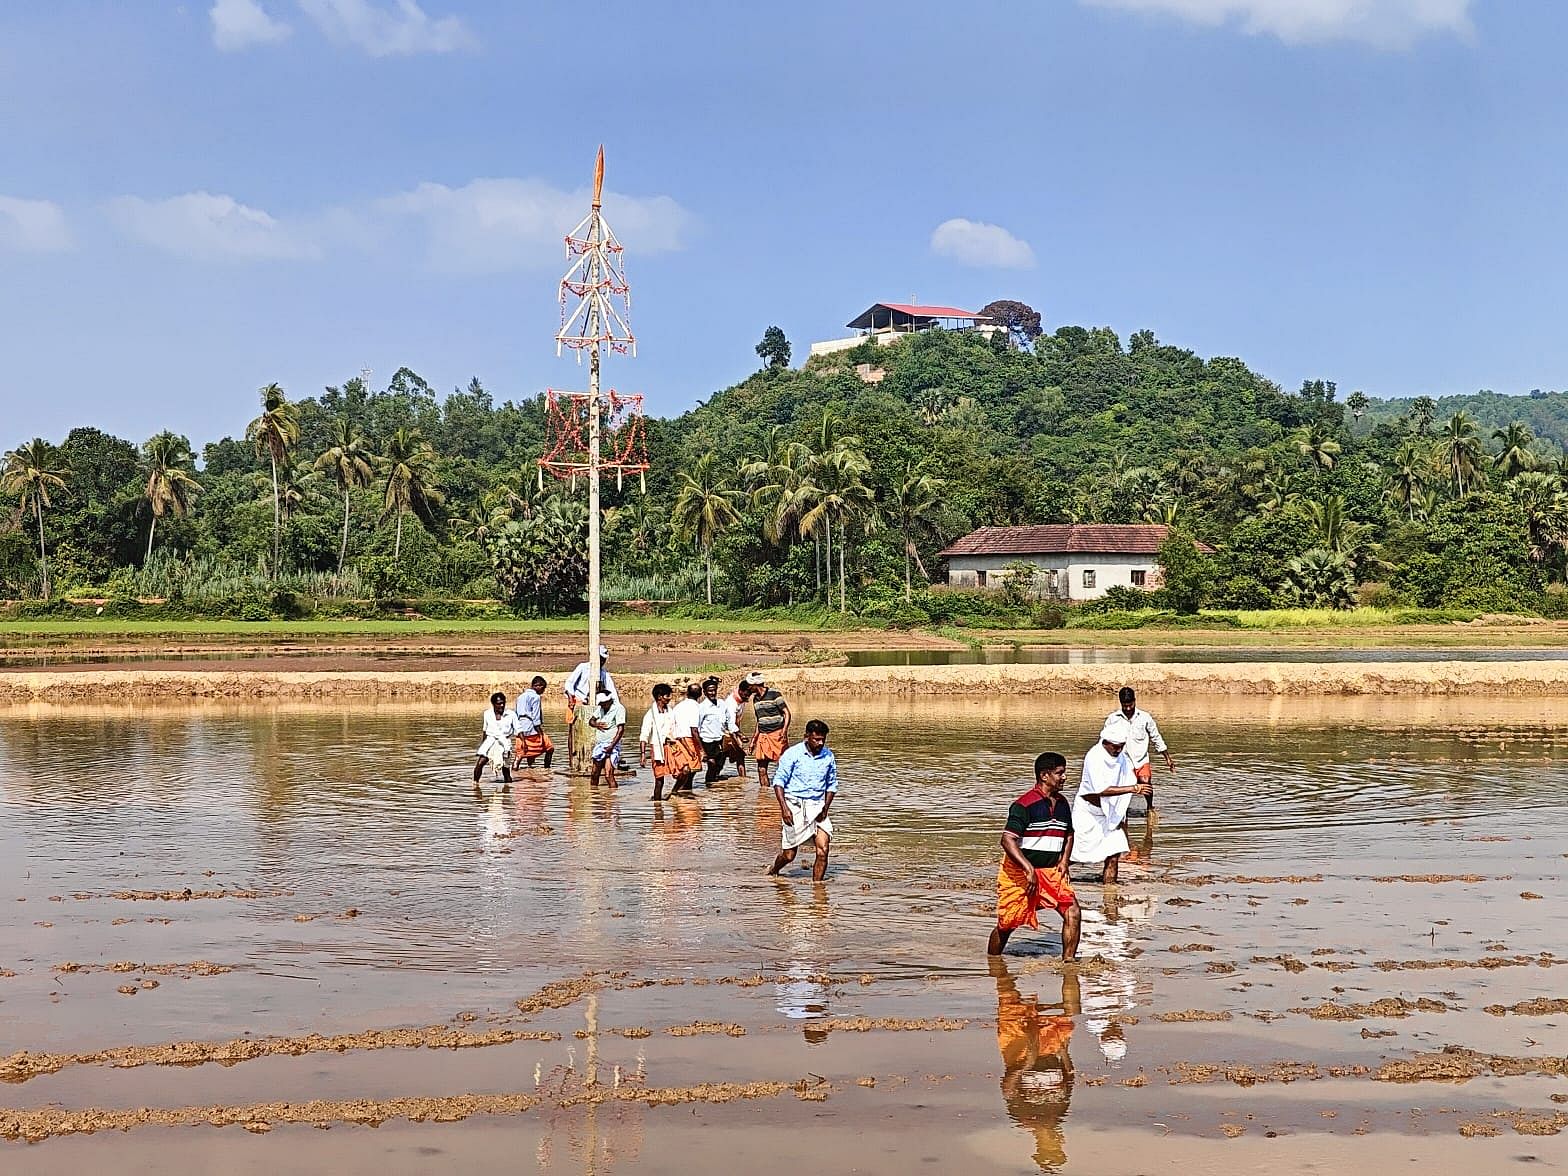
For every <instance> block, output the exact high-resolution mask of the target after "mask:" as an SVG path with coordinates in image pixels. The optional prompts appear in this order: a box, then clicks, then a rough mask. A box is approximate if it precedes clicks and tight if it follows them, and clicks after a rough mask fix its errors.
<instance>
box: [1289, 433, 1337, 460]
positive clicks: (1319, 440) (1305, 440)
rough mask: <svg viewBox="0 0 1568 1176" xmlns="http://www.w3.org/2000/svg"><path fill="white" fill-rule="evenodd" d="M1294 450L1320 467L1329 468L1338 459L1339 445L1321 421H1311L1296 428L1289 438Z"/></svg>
mask: <svg viewBox="0 0 1568 1176" xmlns="http://www.w3.org/2000/svg"><path fill="white" fill-rule="evenodd" d="M1291 439H1292V440H1293V441H1294V442H1295V446H1296V452H1297V453H1299V454H1300V455H1301V456H1302V457H1304V458H1306V459H1307V460H1308V461H1310V462H1311V463H1312V464H1313V465H1315V466H1317V467H1318V468H1320V469H1325V470H1331V469H1333V468H1334V463H1335V462H1336V461H1338V460H1339V451H1340V445H1339V442H1338V441H1336V440H1334V434H1333V433H1332V432H1331V431H1330V430H1329V428H1328V426H1327V425H1325V424H1324V423H1323V422H1322V421H1313V422H1312V424H1310V425H1303V426H1302V427H1301V428H1299V429H1297V430H1296V432H1295V434H1294V435H1293V436H1292V438H1291Z"/></svg>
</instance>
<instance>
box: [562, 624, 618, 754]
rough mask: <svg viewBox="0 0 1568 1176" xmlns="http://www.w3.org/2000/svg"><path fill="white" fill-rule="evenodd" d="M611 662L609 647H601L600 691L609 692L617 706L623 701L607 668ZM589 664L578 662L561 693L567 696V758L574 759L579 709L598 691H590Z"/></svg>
mask: <svg viewBox="0 0 1568 1176" xmlns="http://www.w3.org/2000/svg"><path fill="white" fill-rule="evenodd" d="M609 662H610V650H609V648H608V647H607V646H603V645H601V646H599V689H601V690H608V691H609V692H610V698H611V699H612V700H613V701H614V702H615V703H617V704H619V703H620V701H621V694H620V691H618V690H616V688H615V679H613V678H611V677H610V671H609V669H608V668H607V667H608V665H609ZM592 672H593V671H592V670H591V669H590V668H589V666H588V663H587V662H585V661H582V662H578V663H577V668H576V669H575V670H573V671H572V672H571V673H570V674H568V675H567V676H566V681H564V682H562V683H561V693H563V694H565V695H566V758H567V759H568V760H570V759H571V758H572V745H573V743H574V742H575V739H574V733H573V730H572V727H573V724H575V723H576V722H577V708H578V706H579V705H581V704H584V703H587V702H588V700H589V699H590V698H591V697H592V696H593V694H596V693H597V692H598V691H597V690H595V691H590V689H589V682H588V678H589V676H590V675H591V674H592Z"/></svg>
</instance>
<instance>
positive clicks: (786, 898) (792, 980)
mask: <svg viewBox="0 0 1568 1176" xmlns="http://www.w3.org/2000/svg"><path fill="white" fill-rule="evenodd" d="M774 807H775V808H776V807H777V805H775V806H774ZM797 889H798V887H795V886H781V887H779V898H780V901H781V903H782V905H783V916H784V920H783V923H784V934H785V937H786V940H787V942H786V949H787V950H788V952H789V957H790V958H789V963H788V964H787V965H785V967H784V972H783V975H781V976H780V977H779V978H778V979H777V980H775V981H774V982H773V996H774V1002H775V1007H776V1008H777V1009H778V1011H779V1012H780V1013H782V1014H783V1015H784V1016H786V1017H788V1018H789V1019H790V1020H792V1021H805V1022H806V1023H805V1024H804V1025H803V1026H801V1029H802V1031H803V1032H804V1034H805V1037H806V1041H807V1042H808V1043H810V1044H812V1045H820V1044H821V1043H822V1042H824V1041H826V1040H827V1037H828V1035H827V1033H826V1032H825V1031H824V1030H822V1029H820V1028H818V1027H817V1026H816V1022H817V1021H819V1020H820V1019H821V1018H823V1017H825V1016H827V1014H828V1002H829V1000H830V998H831V996H832V986H831V984H830V983H829V982H828V979H827V973H828V963H827V959H826V954H825V951H824V944H823V943H822V936H823V933H824V932H825V931H826V930H827V925H828V892H827V888H826V887H825V886H813V887H812V888H811V897H810V899H809V900H807V901H802V899H801V896H800V895H798V894H797V893H796V891H797Z"/></svg>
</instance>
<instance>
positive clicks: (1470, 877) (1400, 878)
mask: <svg viewBox="0 0 1568 1176" xmlns="http://www.w3.org/2000/svg"><path fill="white" fill-rule="evenodd" d="M1371 881H1373V882H1430V883H1433V884H1437V883H1440V882H1485V881H1486V879H1485V878H1483V877H1482V876H1481V875H1480V874H1391V875H1389V876H1387V877H1383V878H1373V879H1371Z"/></svg>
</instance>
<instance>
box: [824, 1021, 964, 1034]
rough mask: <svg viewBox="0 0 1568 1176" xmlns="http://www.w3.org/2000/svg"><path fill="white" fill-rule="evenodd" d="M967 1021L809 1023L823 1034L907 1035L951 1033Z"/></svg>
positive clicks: (962, 1026)
mask: <svg viewBox="0 0 1568 1176" xmlns="http://www.w3.org/2000/svg"><path fill="white" fill-rule="evenodd" d="M968 1024H969V1022H968V1021H967V1020H957V1019H953V1018H950V1017H929V1018H923V1019H916V1020H911V1019H909V1018H907V1017H824V1018H823V1019H822V1020H820V1021H813V1022H811V1027H812V1028H813V1029H820V1030H821V1031H822V1032H824V1033H834V1032H838V1033H870V1032H872V1031H873V1030H890V1031H895V1032H909V1033H935V1032H943V1033H951V1032H953V1031H954V1030H956V1029H963V1028H965V1027H966V1026H967V1025H968Z"/></svg>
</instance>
